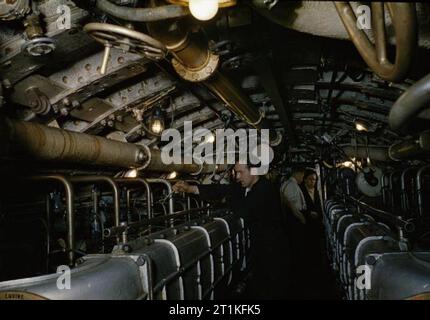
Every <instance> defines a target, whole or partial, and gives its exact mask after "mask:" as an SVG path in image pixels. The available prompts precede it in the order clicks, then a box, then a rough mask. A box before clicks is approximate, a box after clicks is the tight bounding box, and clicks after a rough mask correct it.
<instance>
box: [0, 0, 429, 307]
mask: <svg viewBox="0 0 430 320" xmlns="http://www.w3.org/2000/svg"><path fill="white" fill-rule="evenodd" d="M191 125H192V128H191V132H192V133H193V134H192V137H191V138H190V139H191V140H190V141H188V140H187V138H182V136H183V135H184V136H185V137H186V132H187V130H189V129H190V126H191ZM169 130H170V131H169ZM219 130H224V132H228V134H227V135H226V137H227V139H224V140H221V139H220V138H219V137H218V132H220V131H219ZM228 130H230V131H228ZM166 132H173V133H172V135H173V136H176V133H177V135H178V136H179V137H180V138H179V146H180V147H181V148H180V149H179V150H180V153H181V154H185V153H186V152H189V151H190V150H188V149H187V147H186V145H187V146H188V148H191V149H192V150H191V154H193V151H194V154H195V153H196V152H203V154H204V156H205V158H204V159H212V160H214V157H215V156H214V154H215V153H214V154H210V153H208V152H207V150H209V149H206V147H208V146H210V147H211V149H210V150H213V148H215V146H216V149H217V153H216V154H217V155H219V153H218V147H220V148H222V149H223V150H224V147H226V145H227V142H228V141H233V146H238V145H239V144H240V143H239V142H238V141H237V140H236V137H235V133H238V132H239V133H240V132H253V133H254V136H257V137H256V139H257V142H258V146H263V145H264V146H266V149H263V148H261V152H263V151H264V150H266V151H267V150H269V149H270V152H269V153H270V165H269V166H268V170H267V171H266V172H264V174H263V175H264V179H265V181H266V180H267V181H268V182H267V183H270V184H271V185H272V186H274V190H276V193H277V194H276V196H279V200H280V204H282V205H281V207H280V214H281V215H283V216H287V215H288V214H290V215H291V213H288V210H287V209H285V204H284V203H283V201H282V196H283V193H282V190H283V189H282V186H283V185H285V182H286V181H289V180H288V179H291V176H292V174H293V172H294V168H297V167H301V168H308V169H309V168H311V169H312V170H313V171H312V172H313V174H311V176H315V179H314V182H315V183H316V185H315V190H316V195H317V196H315V197H316V198H313V199H317V198H318V201H317V202H319V203H318V205H319V207H320V208H321V212H320V214H321V216H320V220H318V221H319V222H317V223H318V226H317V227H316V228H315V230H319V231H315V232H316V233H318V232H320V233H319V235H317V236H315V235H310V236H309V237H308V236H306V235H307V233H306V234H305V236H304V237H303V235H299V234H297V232H296V233H294V230H291V229H294V228H288V221H289V220H288V219H286V221H287V222H286V224H287V226H286V231H285V232H286V236H287V238H288V239H289V241H290V244H291V243H293V247H295V249H292V250H291V251H289V253H288V259H286V260H288V263H289V264H291V265H293V266H292V267H291V268H290V269H288V270H287V269H285V270H284V271H282V270H281V272H285V273H291V275H287V277H289V278H290V279H292V282H294V283H292V284H291V283H283V282H282V281H281V280H280V281H279V282H278V285H279V286H280V287H281V288H282V290H283V291H284V292H285V296H284V297H283V298H285V299H334V300H342V299H343V300H384V299H390V300H391V299H395V300H397V299H398V300H405V299H412V300H430V289H429V288H430V199H429V198H430V197H429V198H427V196H429V195H430V161H429V160H430V4H427V3H425V2H416V3H415V2H340V1H337V2H333V1H278V0H0V177H1V179H0V190H1V192H0V300H1V299H13V298H17V299H32V300H33V299H36V300H40V299H54V300H57V299H59V300H81V299H84V300H87V299H88V300H105V299H114V300H136V299H137V300H206V299H215V300H216V299H241V298H245V297H246V298H249V297H250V296H246V295H244V292H246V288H247V286H249V283H250V282H252V281H253V280H252V279H253V278H252V277H249V274H250V272H249V270H250V266H252V265H253V259H252V258H251V259H250V257H252V255H253V252H257V251H253V248H254V246H255V242H254V241H253V240H254V239H253V231H252V228H251V227H249V226H250V225H251V221H249V220H248V219H247V218H246V215H245V217H243V216H240V215H237V214H236V212H235V210H234V209H232V207H231V206H229V205H228V202H226V201H225V199H222V198H221V197H219V198H218V199H214V201H208V200H207V199H203V197H200V196H199V194H196V192H194V193H186V192H176V189H175V188H176V187H175V185H177V183H178V181H181V182H186V185H187V186H188V187H189V188H190V190H191V189H192V187H193V186H195V188H197V189H198V188H199V187H198V186H201V185H203V186H204V185H206V186H211V185H218V186H223V185H230V184H233V183H234V181H233V180H234V178H235V177H236V178H237V171H235V168H236V167H235V162H234V161H233V163H229V162H223V161H218V160H225V159H224V157H226V158H227V153H226V152H224V153H222V152H221V153H220V154H221V158H223V159H219V157H216V158H217V159H215V160H216V161H212V162H210V161H206V162H205V161H202V159H201V158H198V157H194V156H191V159H188V160H190V161H182V162H166V161H165V160H166V154H165V153H164V151H163V150H165V148H166V146H168V145H169V141H168V140H166V139H165V133H166ZM196 132H200V135H198V134H196ZM263 133H264V134H263ZM266 133H267V134H266ZM231 137H232V140H228V139H230V138H231ZM249 139H250V140H249V141H251V136H250V137H249ZM187 141H188V142H187ZM202 141H203V142H202ZM220 141H221V143H220ZM249 145H251V142H249ZM182 147H183V148H182ZM257 149H258V148H257ZM175 150H176V149H175ZM235 155H237V152H236V153H235V154H233V157H234V156H235ZM260 160H261V159H260ZM261 161H263V160H261ZM251 171H252V170H251ZM260 179H263V177H261V178H260ZM192 190H194V189H192ZM248 191H249V190H248V188H247V189H246V192H248ZM254 191H255V192H257V191H256V190H254ZM278 193H279V194H278ZM246 194H247V193H245V197H246ZM264 194H266V193H264ZM244 199H246V198H244ZM248 200H249V199H248ZM248 200H247V201H248ZM244 201H245V200H244ZM315 201H316V200H315ZM268 202H270V201H269V200H268ZM267 205H269V203H268V204H267ZM244 208H249V206H245V205H244ZM257 214H259V215H260V219H263V220H264V219H265V214H267V213H266V212H265V210H261V212H257ZM264 225H265V224H264ZM301 228H307V224H304V225H303V226H301ZM261 229H264V228H263V227H261ZM306 230H308V229H306ZM312 230H314V229H312ZM263 231H264V230H263ZM263 231H262V232H263ZM306 232H309V231H306ZM274 237H275V236H274ZM300 237H301V238H300ZM299 238H300V239H299ZM311 238H312V239H314V240H312V241H314V242H313V243H311V244H305V243H306V242H310V240H309V239H311ZM315 239H316V240H315ZM256 241H257V242H258V239H257V240H256ZM271 241H272V242H273V243H276V242H281V241H283V240H281V239H280V238H276V239H272V240H271ZM272 242H270V243H272ZM316 242H318V243H319V244H318V245H316ZM267 243H269V242H267ZM301 244H303V246H301ZM257 245H259V244H258V243H257ZM268 246H269V247H270V246H271V244H269V245H268ZM273 248H274V249H273ZM273 248H272V249H273V250H279V252H277V253H276V254H277V255H278V256H279V257H281V256H287V253H286V252H285V251H284V249H278V248H284V246H277V245H276V246H275V247H273ZM315 248H316V249H315ZM269 251H270V250H269ZM269 251H267V252H269ZM299 251H300V252H299ZM258 252H259V255H258V256H257V257H256V259H257V260H258V261H259V263H260V264H267V265H266V268H263V269H264V270H267V272H268V273H270V270H271V268H272V267H274V265H276V264H277V262H276V260H274V259H273V258H272V257H270V258H268V257H266V255H265V252H264V251H258ZM298 252H299V253H298ZM268 254H269V253H268ZM266 258H267V260H266ZM254 259H255V257H254ZM317 260H318V263H317V262H315V261H317ZM316 265H317V266H318V270H316V271H315V270H313V269H312V266H316ZM263 269H262V270H263ZM278 269H279V268H278ZM62 272H63V273H62ZM64 272H69V274H70V276H71V278H70V281H69V282H70V283H68V282H67V281H65V282H61V283H60V286H59V281H58V277H59V274H61V275H63V274H65V273H64ZM260 276H262V277H263V278H264V275H260ZM282 279H284V278H282ZM68 284H69V285H70V287H69V288H67V289H68V290H63V289H64V286H67V285H68ZM370 284H371V285H370ZM61 286H63V287H61ZM244 288H245V289H244ZM251 298H252V296H251ZM263 298H264V297H263Z"/></svg>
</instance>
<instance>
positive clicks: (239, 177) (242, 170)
mask: <svg viewBox="0 0 430 320" xmlns="http://www.w3.org/2000/svg"><path fill="white" fill-rule="evenodd" d="M234 171H235V173H236V181H237V182H239V183H240V184H241V185H242V187H244V188H249V187H250V186H251V185H252V182H253V181H254V176H253V175H251V172H250V170H249V168H248V166H247V165H245V164H240V163H236V165H235V166H234Z"/></svg>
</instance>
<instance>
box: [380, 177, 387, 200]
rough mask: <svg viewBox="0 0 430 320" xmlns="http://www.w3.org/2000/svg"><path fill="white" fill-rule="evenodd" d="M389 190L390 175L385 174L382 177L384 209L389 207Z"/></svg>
mask: <svg viewBox="0 0 430 320" xmlns="http://www.w3.org/2000/svg"><path fill="white" fill-rule="evenodd" d="M387 188H388V175H387V174H386V173H384V174H383V175H382V183H381V191H382V204H383V205H384V208H385V207H387V205H388V204H387Z"/></svg>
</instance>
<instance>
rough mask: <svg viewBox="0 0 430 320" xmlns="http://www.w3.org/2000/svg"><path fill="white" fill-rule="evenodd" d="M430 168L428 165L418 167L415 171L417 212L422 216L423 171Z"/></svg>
mask: <svg viewBox="0 0 430 320" xmlns="http://www.w3.org/2000/svg"><path fill="white" fill-rule="evenodd" d="M429 170H430V165H426V166H424V167H422V168H420V169H419V170H418V172H417V180H416V181H417V200H418V213H419V215H420V216H421V217H423V216H424V206H423V203H424V194H423V193H424V192H423V189H424V188H423V176H424V173H425V172H427V171H429Z"/></svg>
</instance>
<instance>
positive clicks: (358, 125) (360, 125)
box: [354, 120, 369, 132]
mask: <svg viewBox="0 0 430 320" xmlns="http://www.w3.org/2000/svg"><path fill="white" fill-rule="evenodd" d="M354 123H355V129H356V130H357V131H364V132H368V131H369V126H368V124H367V123H366V122H364V121H362V120H355V121H354Z"/></svg>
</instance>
